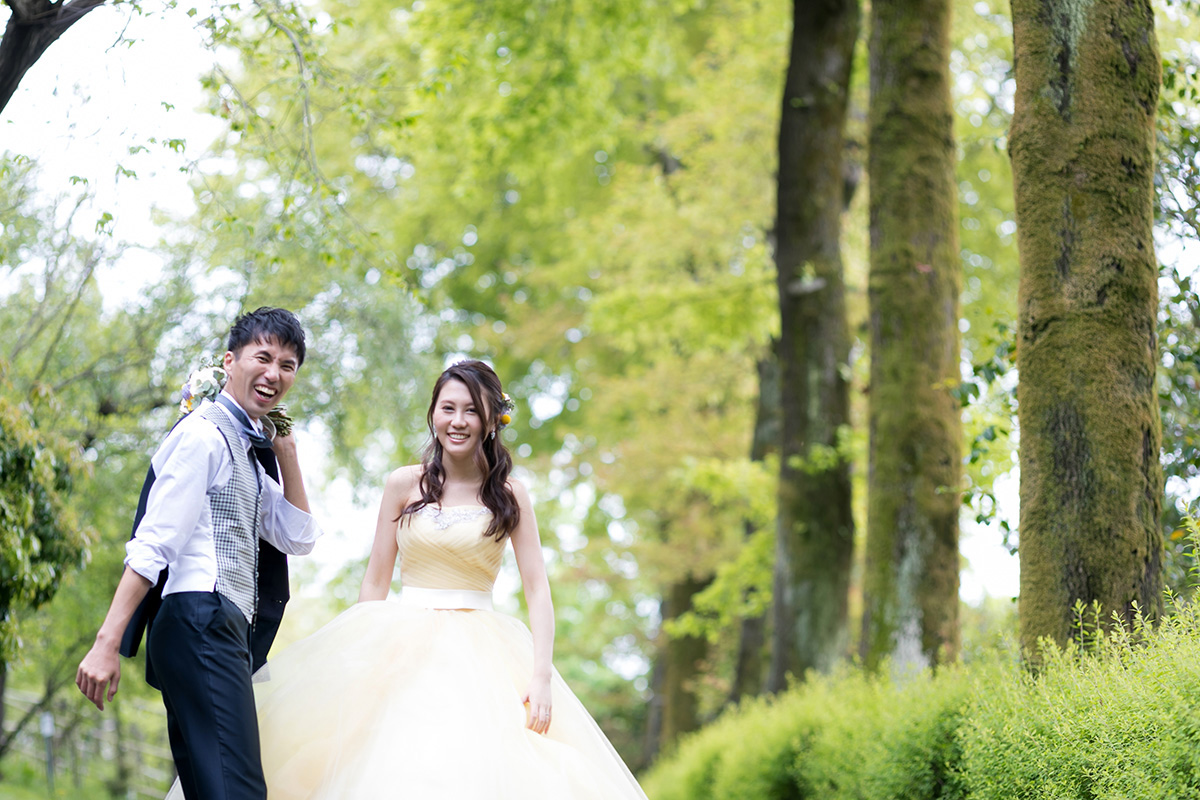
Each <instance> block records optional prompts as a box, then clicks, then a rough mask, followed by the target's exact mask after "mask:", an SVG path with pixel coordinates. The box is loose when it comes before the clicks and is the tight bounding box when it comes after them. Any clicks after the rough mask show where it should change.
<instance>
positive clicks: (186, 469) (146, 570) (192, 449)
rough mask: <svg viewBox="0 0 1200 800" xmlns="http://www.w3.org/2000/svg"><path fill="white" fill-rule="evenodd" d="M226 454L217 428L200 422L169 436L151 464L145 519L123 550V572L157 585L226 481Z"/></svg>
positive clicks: (189, 421) (193, 421)
mask: <svg viewBox="0 0 1200 800" xmlns="http://www.w3.org/2000/svg"><path fill="white" fill-rule="evenodd" d="M197 423H199V424H197ZM225 450H226V445H225V440H224V438H222V436H221V434H220V432H219V431H218V430H217V429H216V427H215V426H213V425H211V424H209V423H207V422H204V421H202V420H200V419H198V418H197V419H193V418H188V419H185V420H184V421H183V422H181V423H179V425H177V426H176V427H175V430H173V431H172V432H171V434H170V435H169V436H167V438H166V439H165V440H164V441H163V443H162V445H161V446H160V447H159V449H158V451H157V452H155V454H154V457H153V458H152V459H151V461H150V463H151V466H152V467H153V468H154V474H155V479H154V484H153V485H152V486H151V487H150V494H149V496H148V497H147V500H146V514H145V516H143V517H142V521H141V522H140V523H139V524H138V527H137V531H136V532H135V533H134V536H133V538H132V539H130V540H129V542H128V543H127V544H126V545H125V564H126V566H128V567H129V568H130V569H132V570H133V571H134V572H136V573H137V574H139V575H141V576H142V577H143V578H145V579H146V580H148V581H150V582H151V583H157V582H158V575H159V572H161V571H162V569H163V568H164V567H166V566H167V565H168V564H170V563H172V562H174V561H175V560H176V558H177V557H178V556H179V553H180V550H181V549H183V548H184V547H186V546H188V545H189V544H190V543H189V541H188V540H189V538H190V537H191V536H192V535H193V533H194V532H195V531H196V528H197V523H198V521H199V520H200V517H201V515H203V514H206V513H208V512H207V505H206V495H207V494H208V491H209V490H210V489H218V488H220V487H221V486H223V485H224V484H225V483H226V482H227V481H228V480H229V476H230V474H231V473H232V469H231V468H230V466H229V461H228V458H227V457H226V458H222V456H224V455H225ZM222 467H224V469H222Z"/></svg>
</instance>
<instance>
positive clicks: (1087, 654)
mask: <svg viewBox="0 0 1200 800" xmlns="http://www.w3.org/2000/svg"><path fill="white" fill-rule="evenodd" d="M1193 524H1194V523H1193ZM1169 606H1170V609H1171V611H1170V613H1169V614H1168V615H1167V616H1166V617H1165V618H1164V619H1163V620H1162V621H1161V622H1160V623H1159V624H1157V625H1150V624H1149V623H1148V622H1147V621H1146V620H1145V619H1143V618H1141V616H1140V615H1135V618H1134V620H1133V621H1132V622H1131V623H1130V624H1128V625H1123V624H1121V623H1120V621H1119V620H1116V621H1115V622H1114V624H1112V625H1110V626H1108V627H1105V626H1101V625H1099V624H1098V622H1099V616H1100V613H1101V612H1100V611H1099V610H1097V609H1095V608H1084V607H1082V606H1079V607H1077V608H1076V618H1077V623H1076V628H1075V638H1074V639H1073V640H1072V641H1071V642H1069V643H1068V644H1067V646H1066V647H1063V648H1059V647H1057V646H1055V645H1054V644H1053V643H1050V642H1046V643H1044V645H1043V649H1042V650H1041V652H1040V656H1039V661H1038V666H1037V669H1036V671H1031V670H1030V669H1029V667H1028V664H1026V665H1022V664H1021V663H1019V662H1018V660H1017V659H1016V658H1015V657H1013V656H1011V655H1006V653H1010V652H1011V647H1000V648H996V647H994V646H991V647H986V648H984V649H982V650H980V651H979V652H975V653H973V654H970V658H969V661H968V662H967V663H965V664H962V665H958V666H954V667H950V668H945V669H941V670H939V671H938V672H936V673H934V674H930V673H927V672H924V673H920V674H916V675H908V676H902V677H896V676H888V675H886V674H875V675H871V674H867V673H865V672H863V671H860V670H858V669H857V668H851V667H847V668H845V669H843V670H842V671H840V672H839V673H837V674H835V675H833V676H831V677H810V679H809V680H808V681H807V682H806V683H804V684H801V685H798V686H795V687H793V688H792V689H790V690H789V691H788V692H786V693H784V694H782V695H779V696H778V697H776V698H773V699H759V700H755V701H752V702H749V703H746V704H743V705H742V706H741V707H740V708H738V709H736V710H733V711H731V712H729V713H727V714H726V715H725V716H723V717H722V718H721V719H719V720H718V721H717V722H715V723H713V724H712V725H710V726H708V727H706V728H704V729H702V730H700V731H699V732H697V733H696V734H694V735H692V736H691V737H689V738H687V739H686V740H684V741H683V742H682V743H681V745H680V746H679V748H678V750H677V751H676V752H674V753H673V754H671V755H670V756H668V757H666V758H664V759H662V760H661V761H660V762H659V763H658V764H656V765H655V767H654V768H653V769H652V770H651V771H650V772H649V773H648V774H647V775H646V777H645V779H644V780H643V786H644V787H645V788H646V791H647V794H648V795H649V796H651V797H654V798H655V799H656V800H672V798H680V800H684V799H685V798H686V799H687V800H691V799H692V798H701V799H702V800H729V799H732V798H756V800H775V799H776V798H778V799H780V800H783V799H784V798H787V799H788V800H793V799H795V800H799V799H800V798H803V799H805V800H808V799H809V798H812V799H813V800H817V799H820V800H899V799H903V800H918V799H920V800H935V799H940V800H948V799H949V798H955V799H956V800H971V799H972V798H978V800H985V799H990V798H1017V797H1019V798H1029V800H1118V799H1120V798H1136V799H1138V800H1151V798H1153V799H1154V800H1166V799H1167V798H1172V800H1174V798H1196V797H1200V781H1198V780H1197V777H1196V776H1197V775H1198V774H1200V757H1198V756H1197V753H1200V727H1198V726H1197V724H1196V719H1197V718H1200V673H1197V671H1196V669H1195V664H1196V663H1197V660H1200V606H1197V605H1196V604H1195V603H1194V602H1191V601H1190V600H1187V599H1185V598H1182V597H1179V596H1176V595H1171V596H1170V597H1169ZM884 672H885V673H886V670H885V671H884Z"/></svg>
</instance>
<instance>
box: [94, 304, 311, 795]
mask: <svg viewBox="0 0 1200 800" xmlns="http://www.w3.org/2000/svg"><path fill="white" fill-rule="evenodd" d="M228 348H229V349H228V351H227V352H226V353H225V356H224V362H223V367H224V369H225V372H226V375H227V380H226V383H225V388H224V391H222V392H221V394H220V395H219V396H218V397H217V400H216V402H209V401H206V402H204V403H203V404H202V405H201V406H200V407H199V408H198V409H196V410H195V411H193V412H192V413H191V414H189V415H188V416H187V417H185V418H184V419H182V420H181V421H180V422H179V424H178V425H176V426H175V428H174V429H173V430H172V431H171V433H170V434H169V435H168V436H167V438H166V439H165V440H164V441H163V443H162V445H161V446H160V447H159V449H158V451H157V452H156V453H155V454H154V457H153V459H152V460H151V476H150V480H152V482H149V481H148V487H147V490H145V491H143V499H144V508H145V513H144V515H143V516H142V517H141V520H140V522H138V523H137V525H136V528H135V531H134V536H133V538H132V539H131V540H130V541H129V544H128V545H127V546H126V557H125V571H124V574H123V575H122V576H121V580H120V583H119V584H118V586H117V590H116V593H115V595H114V597H113V601H112V605H111V606H110V607H109V610H108V614H107V615H106V616H105V618H104V623H103V625H102V626H101V628H100V631H99V633H97V634H96V642H95V644H94V645H93V646H92V649H91V650H90V651H89V652H88V654H87V656H85V657H84V659H83V661H82V662H81V663H80V665H79V670H78V672H77V674H76V678H75V682H76V684H77V685H78V686H79V689H80V691H82V692H83V694H84V695H86V696H87V698H88V699H89V700H91V701H92V702H93V703H95V704H96V707H97V708H99V709H101V710H103V709H104V701H105V700H106V699H107V700H108V701H110V702H111V701H112V699H113V697H114V696H115V695H116V692H117V685H118V683H119V682H120V679H121V667H120V660H119V658H118V650H119V648H120V646H121V641H122V635H123V634H124V633H125V632H126V629H127V628H129V629H130V635H129V636H127V637H126V639H127V641H126V644H125V647H124V648H123V649H121V650H120V651H121V652H124V653H125V654H126V655H131V654H132V653H133V652H136V648H137V640H138V639H140V636H141V627H140V625H144V624H145V622H141V623H138V622H137V621H135V622H134V624H133V625H131V624H130V623H131V620H134V618H135V617H141V616H142V615H143V614H144V613H145V608H146V605H148V603H144V602H143V601H148V600H149V599H150V598H149V597H148V595H150V596H151V597H153V594H154V593H152V591H151V590H152V589H157V590H161V592H162V602H161V606H160V607H159V608H158V610H157V612H156V613H154V612H151V613H152V615H153V620H152V622H151V623H150V627H149V629H148V634H147V645H146V647H147V678H148V680H150V682H151V683H152V684H153V685H156V686H158V688H160V689H161V690H162V694H163V704H164V705H165V706H166V708H167V731H168V734H169V736H170V740H171V754H172V756H173V757H174V759H175V767H176V769H177V770H178V772H179V779H180V783H181V785H182V788H183V792H184V796H185V797H187V798H188V800H251V799H253V800H264V798H266V796H267V790H266V784H265V782H264V780H263V774H262V763H261V759H260V756H259V742H258V720H257V716H256V714H255V709H254V693H253V690H252V688H251V680H250V677H251V671H252V669H254V668H256V667H257V666H258V663H256V662H259V661H261V660H262V659H263V658H265V652H266V647H267V646H269V638H271V637H273V635H274V628H275V626H277V625H278V616H279V615H280V614H281V613H282V601H281V600H272V601H268V598H265V597H262V594H265V592H260V588H261V587H262V586H264V578H265V579H266V582H268V583H269V582H270V581H271V580H274V582H276V583H277V582H278V574H277V567H278V564H273V563H267V562H266V560H265V559H264V558H262V557H260V541H259V540H260V539H261V540H263V541H264V542H266V543H267V544H264V545H263V547H262V550H263V554H264V555H266V554H267V552H268V551H270V552H271V553H274V555H275V556H277V557H278V558H279V559H280V560H282V561H283V569H284V573H283V575H284V577H283V582H284V586H285V587H286V559H284V558H283V557H282V556H280V555H279V553H278V552H275V550H271V547H273V548H276V549H277V550H278V551H282V552H284V553H292V554H304V553H308V552H309V551H310V550H312V547H313V543H314V541H315V540H316V538H317V536H318V535H319V533H320V532H319V530H318V528H317V525H316V524H315V522H314V521H313V518H312V516H311V514H310V513H309V508H308V499H307V497H306V495H305V492H304V481H303V480H302V478H301V475H300V467H299V464H298V462H297V459H296V447H295V443H294V442H293V441H292V437H291V436H290V435H289V436H276V437H275V440H274V442H273V444H272V443H270V442H269V440H268V439H266V438H264V435H263V434H264V425H263V421H264V418H265V415H266V413H267V412H268V411H270V410H271V409H272V408H274V407H275V406H276V404H278V403H279V401H280V400H282V399H283V396H284V395H285V394H287V391H288V389H290V388H291V386H292V383H293V382H294V381H295V378H296V371H297V370H298V369H299V368H300V365H301V364H302V363H303V362H304V355H305V347H304V331H303V330H302V329H301V327H300V323H299V321H298V320H297V319H296V317H295V315H293V314H292V313H291V312H289V311H285V310H283V309H277V308H260V309H258V310H257V311H254V312H251V313H249V314H245V315H243V316H241V317H239V318H238V319H237V320H236V321H235V323H234V325H233V328H232V329H231V330H230V332H229V343H228ZM266 432H267V433H268V434H269V433H272V432H273V430H272V429H270V428H269V427H268V428H267V429H266ZM252 447H258V448H260V450H261V449H264V448H269V449H271V450H273V454H274V456H275V457H276V458H277V459H278V477H279V478H280V479H281V480H282V484H283V485H282V487H280V485H279V483H277V482H276V480H274V479H273V477H272V476H271V475H270V474H269V473H270V472H273V471H274V467H275V463H274V459H272V458H271V457H270V454H269V453H268V454H265V455H257V456H256V454H255V453H254V452H252V451H251V448H252ZM260 459H262V460H263V461H265V462H266V463H267V465H268V466H269V467H270V468H271V470H270V471H264V469H263V466H262V464H260ZM268 545H269V546H271V547H269V546H268ZM167 567H169V571H168V570H167V569H166V568H167ZM268 567H269V568H270V571H271V572H273V573H275V574H273V575H269V576H268V575H265V572H267V571H268V569H267V568H268ZM160 573H164V574H165V580H164V581H163V583H162V585H161V586H156V584H158V583H159V579H160ZM284 591H285V594H284V600H286V589H285V590H284ZM260 606H270V608H267V609H265V610H267V612H268V613H267V614H266V615H265V616H267V617H273V619H269V620H268V624H267V626H266V631H265V637H266V639H267V640H268V641H266V646H264V643H263V641H262V638H263V637H262V636H260V634H259V632H258V631H257V630H256V628H255V627H254V623H255V621H256V617H257V616H258V613H259V611H260ZM256 638H257V639H259V640H258V641H255V639H256ZM130 640H132V641H130ZM252 653H254V654H255V655H257V656H259V657H257V658H255V657H253V656H252ZM259 654H261V655H259Z"/></svg>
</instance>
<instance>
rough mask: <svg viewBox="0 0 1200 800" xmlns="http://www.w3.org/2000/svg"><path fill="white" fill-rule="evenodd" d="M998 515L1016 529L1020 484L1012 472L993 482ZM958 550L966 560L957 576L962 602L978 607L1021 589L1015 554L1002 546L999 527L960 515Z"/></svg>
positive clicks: (1019, 571) (1014, 471)
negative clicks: (990, 599)
mask: <svg viewBox="0 0 1200 800" xmlns="http://www.w3.org/2000/svg"><path fill="white" fill-rule="evenodd" d="M994 488H995V493H996V505H997V507H998V513H999V514H1000V515H1001V516H1002V517H1003V518H1004V519H1006V520H1008V522H1009V524H1010V525H1012V527H1014V528H1016V527H1017V526H1016V521H1017V509H1018V507H1019V505H1020V494H1019V490H1020V481H1019V477H1018V473H1017V470H1016V469H1013V470H1011V471H1010V472H1007V473H1005V474H1004V475H1001V476H1000V477H998V478H997V479H996V482H995V487H994ZM961 530H962V534H961V537H960V539H959V543H958V550H959V552H960V553H961V554H962V556H963V558H965V559H966V561H967V566H966V567H964V568H963V569H962V571H961V572H960V573H959V581H960V582H959V588H958V596H959V597H960V598H961V599H962V600H963V601H964V602H966V603H970V604H971V605H979V604H980V603H982V602H983V601H984V599H985V598H986V597H988V596H991V597H1016V596H1017V595H1018V593H1019V592H1020V588H1021V581H1020V576H1021V565H1020V560H1019V558H1018V557H1017V555H1016V554H1010V553H1009V552H1008V549H1007V548H1005V547H1004V545H1003V534H1002V533H1001V531H1000V527H999V525H995V524H993V525H979V524H977V523H976V522H975V520H974V519H973V518H970V517H967V515H965V514H964V515H963V524H962V529H961Z"/></svg>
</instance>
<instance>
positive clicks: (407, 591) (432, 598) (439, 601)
mask: <svg viewBox="0 0 1200 800" xmlns="http://www.w3.org/2000/svg"><path fill="white" fill-rule="evenodd" d="M400 605H402V606H409V607H411V608H441V609H460V608H474V609H482V610H484V611H491V610H492V593H491V592H472V591H470V590H469V589H422V588H420V587H417V586H403V587H401V589H400Z"/></svg>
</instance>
